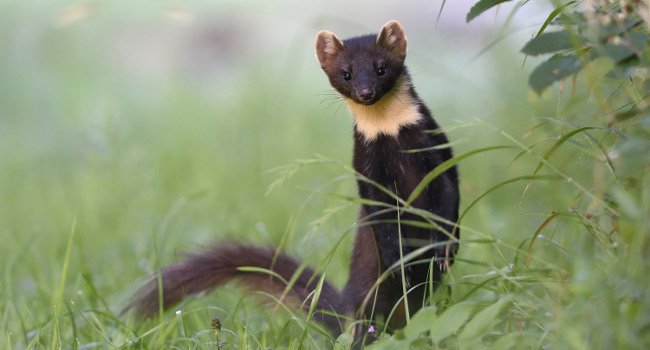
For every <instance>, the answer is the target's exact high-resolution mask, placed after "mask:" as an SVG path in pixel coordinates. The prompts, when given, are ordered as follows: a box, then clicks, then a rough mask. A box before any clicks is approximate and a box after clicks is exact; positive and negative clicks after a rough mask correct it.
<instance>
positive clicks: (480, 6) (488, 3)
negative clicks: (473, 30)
mask: <svg viewBox="0 0 650 350" xmlns="http://www.w3.org/2000/svg"><path fill="white" fill-rule="evenodd" d="M508 1H510V0H480V1H479V2H477V3H476V4H474V6H472V8H471V9H469V12H467V17H466V18H465V22H467V23H469V22H470V21H471V20H473V19H474V18H476V17H478V16H479V15H480V14H481V13H483V12H485V11H487V10H489V9H491V8H492V7H494V6H496V5H499V4H501V3H503V2H508Z"/></svg>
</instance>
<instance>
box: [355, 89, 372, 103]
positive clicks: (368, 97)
mask: <svg viewBox="0 0 650 350" xmlns="http://www.w3.org/2000/svg"><path fill="white" fill-rule="evenodd" d="M357 98H358V99H359V100H361V101H363V102H372V100H373V99H374V98H375V91H374V90H372V89H370V88H367V87H365V88H361V89H359V90H357Z"/></svg>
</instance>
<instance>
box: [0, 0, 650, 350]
mask: <svg viewBox="0 0 650 350" xmlns="http://www.w3.org/2000/svg"><path fill="white" fill-rule="evenodd" d="M434 5H435V4H434ZM1 6H3V7H4V10H5V11H0V52H3V53H4V54H3V55H0V76H2V77H3V78H2V81H0V150H2V151H0V198H2V200H3V203H4V205H3V206H0V235H2V238H3V244H1V245H0V266H1V267H2V272H3V277H2V283H0V325H1V327H0V328H1V329H2V332H3V333H2V336H1V337H0V348H3V349H5V348H6V349H13V348H17V349H20V348H30V349H31V348H34V349H41V348H49V349H55V348H71V349H82V348H83V349H90V348H142V349H159V348H200V349H203V348H215V347H217V346H218V344H221V345H223V346H225V347H226V348H230V347H234V346H237V347H239V348H242V349H249V348H288V349H297V348H303V347H306V348H328V347H331V346H332V344H333V343H334V342H335V340H332V339H329V338H328V337H327V336H324V335H322V333H321V332H319V330H318V329H317V328H316V327H315V326H314V325H313V324H312V323H311V322H310V320H309V318H308V317H307V316H306V315H304V314H302V313H300V312H296V311H295V310H291V309H289V308H285V307H283V306H282V305H280V306H278V307H275V308H274V307H262V306H261V301H267V302H270V303H271V304H273V299H272V298H271V296H268V295H264V294H261V293H258V294H255V295H250V294H243V293H241V290H240V289H238V288H237V287H236V286H234V285H229V286H227V287H225V288H223V289H221V290H218V291H216V292H215V293H211V294H209V295H206V296H204V297H203V298H199V299H195V300H188V301H185V302H184V303H183V304H181V305H179V306H178V307H177V308H175V309H174V310H173V311H170V312H167V313H164V314H162V315H160V316H159V317H157V318H155V319H154V320H151V321H148V322H145V323H139V322H136V320H134V319H133V318H132V317H130V316H128V315H120V310H121V308H122V307H123V306H124V305H125V304H126V302H127V300H128V298H129V296H130V295H131V294H132V293H133V292H134V291H135V289H136V288H137V287H138V286H139V285H140V283H141V282H142V280H143V278H144V277H145V276H147V275H149V274H150V273H152V271H154V270H155V269H156V268H157V267H158V266H160V265H163V264H167V263H170V262H173V261H176V260H177V259H179V257H178V255H179V254H180V253H181V252H183V251H188V250H192V249H196V248H197V247H199V246H201V245H204V244H208V243H210V242H212V241H215V240H224V239H231V240H239V241H246V242H255V243H259V244H272V245H279V246H281V247H283V249H285V250H287V251H288V252H289V253H291V254H292V255H294V256H298V257H300V258H302V259H303V260H304V261H305V262H306V263H307V264H309V265H311V266H318V267H322V268H323V269H325V272H326V273H325V274H326V277H327V278H328V279H331V280H332V281H334V283H335V284H336V285H338V286H342V285H343V283H344V282H345V280H346V277H347V276H346V274H345V273H343V272H341V271H346V268H347V264H348V262H349V256H348V255H349V251H350V248H351V243H352V242H351V237H352V235H353V233H354V222H355V220H356V212H357V209H358V205H359V202H360V200H359V199H358V198H356V197H355V194H356V192H355V182H354V181H355V179H354V175H353V174H352V173H351V172H350V170H349V169H348V168H346V165H347V164H349V163H350V156H351V147H352V140H351V122H350V118H349V117H348V116H347V114H346V111H345V110H344V108H343V107H342V106H340V102H337V101H333V100H331V95H329V93H328V92H326V91H328V90H327V82H326V79H325V77H324V76H323V74H322V73H321V72H320V71H319V68H318V67H317V64H316V62H315V59H314V58H313V52H312V51H311V50H312V47H311V45H312V35H313V34H314V33H316V31H317V29H320V28H317V27H320V26H321V25H320V24H319V25H312V24H311V23H312V22H309V23H310V24H308V25H307V24H304V23H302V24H301V25H302V27H301V28H302V29H301V30H300V31H298V33H299V34H297V35H295V36H288V35H285V36H284V37H280V38H275V40H276V41H273V43H274V44H277V45H278V46H277V47H281V48H282V49H280V50H274V47H272V46H271V45H268V44H266V46H265V44H264V42H266V41H264V40H257V41H256V40H254V39H250V38H249V37H246V33H248V35H250V36H255V35H259V33H263V32H264V30H263V29H264V28H267V27H268V23H267V22H263V21H262V24H260V25H259V28H261V29H258V30H259V31H255V30H252V31H250V32H246V31H245V29H243V28H238V30H241V31H242V32H244V33H245V34H242V35H241V36H237V37H236V38H237V40H235V42H234V43H233V42H231V41H229V40H228V39H227V38H229V36H228V35H230V36H232V35H236V34H232V33H231V32H229V31H228V29H229V28H230V26H231V25H234V24H233V23H231V22H227V19H228V18H229V16H237V15H239V16H241V14H242V13H246V11H252V12H254V5H249V4H246V5H240V6H241V7H237V6H234V5H228V4H221V5H210V4H207V3H201V4H200V5H196V6H197V7H196V8H190V9H189V11H188V13H189V14H192V13H200V12H201V11H199V10H198V9H208V10H209V11H212V12H211V13H212V14H211V15H208V16H206V17H200V16H199V17H198V18H197V19H195V20H196V22H195V24H194V25H189V26H187V25H185V24H183V23H184V22H183V17H182V16H183V15H186V14H187V13H185V12H184V11H183V8H182V7H181V8H176V7H171V10H170V9H169V8H163V9H161V8H159V7H156V6H153V5H152V6H145V5H142V6H140V7H137V8H129V7H127V6H125V5H119V4H117V5H113V6H104V7H101V6H98V5H96V7H92V6H91V7H89V9H85V7H83V6H85V5H83V4H81V5H79V6H82V7H71V8H67V10H65V9H66V7H65V6H64V5H62V3H58V2H53V3H51V4H48V5H42V6H36V5H29V4H22V3H18V2H8V3H5V4H3V5H1ZM66 6H67V5H66ZM281 6H285V7H282V9H284V10H286V9H291V10H295V8H293V7H290V6H289V5H287V4H282V5H281ZM436 6H439V5H436ZM449 6H451V5H450V4H446V6H445V7H446V8H447V7H449ZM262 8H263V11H271V10H269V9H268V8H264V7H262ZM258 10H259V8H258ZM66 11H68V12H66ZM75 11H77V12H75ZM260 11H262V10H260ZM297 11H307V10H304V9H302V10H300V9H299V10H297ZM75 13H81V17H82V19H83V20H82V21H79V22H72V23H67V22H65V21H64V22H61V21H63V20H65V19H66V18H74V16H72V15H74V14H75ZM265 13H266V14H268V13H271V12H265ZM66 14H67V16H68V17H66ZM446 15H447V14H443V15H442V16H443V17H444V16H446ZM84 16H86V17H84ZM179 16H180V17H179ZM211 16H216V17H217V18H219V19H220V20H221V21H222V22H223V21H226V22H225V24H224V25H223V26H219V25H215V23H214V21H213V18H214V17H211ZM277 16H278V18H280V17H279V16H280V15H277ZM262 17H264V16H260V18H262ZM62 18H63V19H62ZM57 21H58V22H57ZM179 21H180V22H179ZM434 21H435V18H434V17H433V15H432V17H431V23H434ZM222 22H219V23H222ZM379 22H381V21H379ZM57 23H58V24H57ZM62 23H63V24H62ZM65 23H67V24H65ZM292 23H293V22H292ZM380 24H381V23H380ZM264 25H267V26H266V27H265V26H264ZM312 27H313V28H312ZM355 29H356V30H357V31H358V30H361V29H360V28H355ZM407 30H409V28H408V27H407ZM435 33H436V32H434V34H435ZM427 35H431V33H429V32H424V33H419V32H417V30H415V31H414V33H413V34H412V35H411V36H410V38H413V39H412V41H411V42H412V46H411V48H410V52H411V56H409V66H410V68H411V71H412V72H414V80H415V84H416V86H417V88H418V91H419V92H420V94H421V95H422V96H423V97H424V98H425V100H426V101H427V102H428V104H429V106H430V107H432V109H433V110H434V112H435V115H436V116H437V119H438V121H439V122H440V123H441V124H442V125H443V126H444V128H445V130H446V132H447V133H448V135H449V136H450V139H451V140H452V142H453V145H454V149H455V154H456V155H457V157H456V158H455V159H454V160H453V162H454V163H455V162H458V164H459V166H460V173H461V179H462V184H461V187H462V188H461V190H462V197H463V203H462V206H461V211H462V220H461V222H460V225H461V227H462V240H461V247H460V251H459V255H458V256H457V261H456V263H455V264H454V266H453V268H452V269H451V271H450V272H449V274H448V276H447V278H446V279H445V282H444V284H443V285H442V286H441V287H440V288H438V289H437V290H436V292H435V295H434V297H433V298H432V300H431V301H430V305H429V306H428V307H427V308H425V309H423V310H422V311H421V312H419V313H417V314H415V315H410V318H411V322H410V323H409V326H408V327H407V328H405V329H404V330H402V331H400V332H397V334H395V335H394V336H393V337H390V338H389V337H388V336H386V335H381V336H380V337H381V338H382V341H380V342H377V344H376V345H375V347H376V348H387V349H389V348H398V347H405V346H411V347H415V348H436V347H438V348H469V347H473V348H477V347H492V348H494V349H505V348H549V347H550V348H575V349H584V348H602V349H624V348H645V347H647V345H648V344H650V338H649V337H648V334H650V332H648V329H649V327H650V317H649V316H648V315H650V313H648V310H649V305H650V299H649V296H648V292H647V291H648V290H650V279H648V278H647V276H646V274H647V273H646V272H647V268H648V266H649V263H648V256H649V255H648V248H649V247H650V245H649V244H648V239H647V232H648V217H649V215H648V214H649V213H650V193H648V189H649V188H650V186H648V185H650V184H649V183H648V181H649V180H650V179H649V178H648V175H647V169H648V159H647V152H645V150H646V149H647V146H648V142H647V137H646V136H647V135H648V125H647V122H645V121H644V120H643V119H642V118H631V119H625V120H620V121H618V120H614V121H612V117H611V115H612V113H611V111H616V110H617V109H618V108H621V106H623V105H624V104H625V101H626V99H627V98H628V97H629V96H630V95H633V94H634V93H637V92H639V90H638V89H639V88H638V86H635V85H633V84H628V85H625V86H624V87H623V88H622V89H619V90H608V89H607V88H606V87H603V86H605V85H607V84H609V85H611V83H612V81H611V80H610V79H611V78H610V77H608V76H604V75H603V74H602V72H603V71H604V70H605V68H606V66H607V62H596V63H595V65H594V66H593V69H592V70H590V71H587V72H584V73H581V75H579V76H578V78H577V80H576V82H575V91H574V92H571V91H570V88H569V87H570V86H571V89H573V86H572V85H573V84H574V83H573V82H570V81H567V82H565V83H564V84H565V86H564V89H563V90H562V89H560V86H559V84H556V85H554V86H553V87H552V88H551V89H549V90H548V91H546V92H545V93H544V94H542V95H540V96H537V95H535V94H534V93H532V92H530V90H529V89H528V87H527V85H526V84H527V83H526V77H527V73H528V72H529V70H530V67H529V66H528V63H527V64H526V65H525V66H524V68H523V70H521V71H520V70H519V68H517V69H514V68H513V67H515V66H516V67H520V66H521V62H522V61H523V57H522V55H520V54H518V53H517V50H518V48H517V46H519V47H520V46H521V43H520V42H512V41H515V40H516V39H515V38H511V39H508V40H504V41H503V42H500V43H499V44H498V45H496V46H494V47H492V48H491V49H490V50H487V51H486V52H485V53H483V54H482V56H481V57H479V58H478V59H474V60H473V61H472V63H471V64H470V65H469V66H463V63H457V62H456V61H458V60H459V58H461V60H462V57H472V55H473V54H474V53H475V52H477V51H479V50H480V48H477V47H476V46H469V47H465V46H463V45H459V47H458V50H457V51H456V52H453V53H449V52H444V51H443V50H436V48H430V47H429V46H428V44H425V40H423V39H422V38H423V37H426V36H427ZM441 36H442V35H441ZM224 38H226V39H224ZM189 39H193V40H195V41H196V42H203V41H201V40H207V42H210V40H215V41H216V43H215V44H214V45H216V47H218V48H219V50H218V51H217V52H216V53H215V52H212V51H210V50H208V49H205V46H208V47H209V45H207V44H202V45H196V46H193V44H192V43H193V42H194V41H193V40H189ZM509 40H512V41H509ZM98 43H100V44H98ZM257 44H259V45H260V46H259V50H260V52H255V51H248V50H247V48H248V47H258V46H255V45H257ZM229 45H230V46H229ZM438 45H441V44H438ZM278 52H280V54H278ZM287 52H288V53H289V54H287ZM260 57H263V58H260ZM527 60H528V61H529V62H530V61H533V59H532V58H528V59H527ZM603 67H605V68H603ZM488 68H489V69H488ZM609 85H607V86H609ZM614 85H616V84H614ZM600 94H605V96H606V99H605V100H603V99H601V98H597V97H598V96H599V95H600ZM594 96H596V97H594ZM637 100H639V99H638V98H637ZM641 100H642V99H641ZM330 103H331V105H329V104H330ZM328 105H329V107H328ZM470 155H471V156H470ZM433 175H435V174H433ZM433 175H432V176H433ZM404 200H405V201H408V199H404ZM405 258H408V257H405ZM398 268H399V267H398ZM176 310H178V311H177V312H176V313H175V311H176ZM215 317H216V318H218V319H219V320H220V321H221V325H222V326H221V329H220V331H219V332H216V330H215V329H213V328H212V326H211V322H212V320H213V318H215ZM427 331H430V332H429V333H427ZM347 341H349V337H348V336H347V335H344V336H342V337H341V338H340V339H339V340H338V342H336V346H337V347H340V348H345V344H346V342H347Z"/></svg>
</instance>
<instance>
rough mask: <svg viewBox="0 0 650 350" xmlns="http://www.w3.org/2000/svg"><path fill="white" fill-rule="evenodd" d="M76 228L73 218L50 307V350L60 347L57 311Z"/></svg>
mask: <svg viewBox="0 0 650 350" xmlns="http://www.w3.org/2000/svg"><path fill="white" fill-rule="evenodd" d="M76 227H77V217H76V216H75V217H74V218H73V219H72V227H71V228H70V234H69V235H68V244H67V246H66V249H65V255H64V257H63V267H62V268H61V277H60V279H59V288H58V289H57V291H56V294H55V296H54V300H52V305H53V307H54V325H55V327H54V332H53V333H52V343H51V344H52V349H55V348H57V347H61V346H62V345H63V344H61V335H60V332H59V321H58V318H59V317H58V311H57V310H59V309H60V308H61V306H62V305H63V293H64V291H65V283H66V279H67V277H68V268H69V267H70V257H71V256H72V245H73V243H74V234H75V231H76Z"/></svg>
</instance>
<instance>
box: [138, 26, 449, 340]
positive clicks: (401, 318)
mask: <svg viewBox="0 0 650 350" xmlns="http://www.w3.org/2000/svg"><path fill="white" fill-rule="evenodd" d="M406 46H407V39H406V34H405V32H404V29H403V28H402V26H401V25H400V24H399V23H398V22H397V21H390V22H388V23H386V24H385V25H384V26H383V27H382V28H381V30H380V31H379V34H378V35H365V36H359V37H354V38H351V39H347V40H341V39H339V38H338V37H337V36H336V35H335V34H334V33H332V32H329V31H320V32H319V33H318V34H317V36H316V56H317V58H318V61H319V62H320V65H321V67H322V69H323V71H325V74H327V77H328V78H329V81H330V84H331V85H332V87H334V89H336V91H338V93H340V94H341V96H342V98H343V100H344V101H345V104H346V105H347V107H348V109H349V110H350V112H351V113H352V115H353V117H354V121H355V127H354V156H353V164H354V169H355V170H356V171H357V172H358V173H359V174H360V175H362V176H360V177H359V180H358V190H359V195H360V197H361V198H364V199H367V200H368V201H366V203H369V204H363V205H362V206H361V210H360V214H359V218H360V223H361V224H360V225H359V228H358V231H357V234H356V238H355V241H354V248H353V251H352V259H351V263H350V270H349V277H348V282H347V283H346V285H345V287H344V288H343V290H342V291H339V290H338V289H337V288H336V287H334V286H333V285H332V284H331V283H330V282H328V281H327V280H325V281H324V283H323V285H322V289H321V292H320V296H319V298H318V300H317V303H316V308H315V309H316V312H315V314H314V315H313V317H314V319H315V320H317V321H319V322H320V323H321V324H322V325H324V326H325V327H326V328H327V329H328V330H329V331H330V332H331V333H332V335H333V336H337V335H339V334H340V333H341V332H342V331H344V330H345V323H346V322H345V319H349V318H352V319H355V320H357V321H358V322H356V323H355V326H354V327H353V328H352V329H353V333H354V337H355V344H356V346H361V345H362V344H363V343H367V342H368V341H370V340H371V338H372V337H366V335H367V334H368V329H369V328H368V327H370V326H372V327H371V330H372V329H373V328H374V327H375V324H376V323H382V322H384V321H386V318H388V316H389V314H390V313H391V311H392V310H393V308H394V307H395V306H396V305H397V307H395V311H394V312H393V315H392V317H391V319H390V322H389V329H395V328H399V327H402V326H404V325H405V322H406V318H405V310H406V307H405V305H404V302H403V301H400V298H402V297H403V295H404V290H408V298H407V300H408V305H407V306H408V310H409V312H411V313H413V312H415V311H417V310H418V309H419V308H420V307H421V306H422V302H423V300H425V298H426V296H427V294H428V293H427V292H428V291H429V290H431V288H430V287H431V286H435V285H436V284H437V283H438V282H439V281H440V278H441V277H442V271H443V270H444V267H448V266H449V265H450V264H451V262H452V261H453V260H452V258H453V255H454V254H455V252H456V250H457V243H456V242H457V240H456V239H455V238H454V237H452V236H451V235H450V234H453V235H454V236H456V237H458V236H459V231H458V229H457V228H456V227H455V225H454V223H455V222H456V221H457V219H458V206H459V191H458V174H457V170H456V168H455V167H452V168H450V169H448V170H446V171H445V172H443V173H442V174H441V175H439V176H438V177H436V178H435V179H434V180H433V181H431V182H430V183H429V184H428V185H427V186H426V187H425V189H424V190H423V191H422V192H421V193H420V194H419V196H417V197H416V198H415V199H414V200H412V201H411V202H410V203H409V204H410V205H411V206H412V208H415V209H419V210H422V211H426V212H429V213H431V214H434V215H430V216H431V217H435V218H437V220H434V222H435V224H437V226H436V225H435V224H433V225H431V224H432V222H431V220H429V225H423V224H422V222H423V221H424V220H423V219H422V217H421V215H416V214H417V213H416V210H408V211H404V210H402V209H403V207H404V205H405V202H401V204H398V202H397V200H396V198H395V196H394V195H397V196H398V197H400V198H408V197H409V196H410V195H411V193H412V192H413V190H414V189H415V188H416V186H417V185H418V184H419V183H420V182H421V180H422V179H423V178H424V177H425V175H427V174H428V173H429V172H431V171H432V170H433V169H434V168H436V167H437V166H438V165H440V164H441V163H442V162H444V161H446V160H448V159H450V158H451V157H452V152H451V149H450V148H449V147H446V146H444V145H445V144H447V143H448V141H447V138H446V136H445V135H444V134H443V133H442V132H441V131H440V130H439V127H438V125H437V124H436V122H435V121H434V120H433V118H432V117H431V113H430V112H429V110H428V109H427V107H426V106H425V105H424V103H423V102H422V101H421V100H420V98H419V97H418V95H417V94H416V92H415V90H414V88H413V85H412V83H411V78H410V76H409V74H408V72H407V69H406V67H405V66H404V60H405V58H406ZM435 146H442V147H435ZM387 190H388V191H390V192H392V194H393V195H391V193H387ZM398 216H399V217H398ZM418 222H419V224H418ZM398 223H399V226H398ZM399 237H402V240H401V242H400V239H399ZM444 242H448V243H447V244H446V245H445V244H444ZM432 244H434V246H433V247H432V248H431V249H421V251H423V252H422V253H421V254H420V255H419V256H418V257H417V258H415V259H414V260H411V261H410V262H409V263H406V264H404V263H402V264H399V263H398V262H400V257H401V256H404V255H406V254H408V253H409V252H413V251H414V250H415V249H418V248H421V247H426V246H428V245H432ZM396 265H397V266H399V267H398V268H396V269H394V271H392V272H390V273H389V274H388V275H389V276H390V277H388V278H385V279H383V281H382V282H381V283H377V281H378V278H379V276H380V275H382V274H383V273H385V272H386V270H387V269H388V268H389V267H391V266H393V267H394V266H396ZM239 267H258V268H263V269H268V270H271V271H273V272H274V273H275V274H276V277H274V276H272V275H270V274H268V273H264V272H258V271H255V272H251V270H250V269H249V270H248V271H243V270H241V269H238V268H239ZM299 267H300V263H299V262H298V261H296V260H295V259H293V258H291V257H289V256H287V255H285V254H283V253H281V252H278V251H276V250H275V249H274V248H272V247H257V246H253V245H241V244H234V243H219V244H215V245H214V246H212V247H211V248H208V249H206V250H204V251H202V252H200V253H191V254H188V255H187V257H186V258H185V259H184V260H183V261H181V262H179V263H176V264H173V265H170V266H167V267H165V268H163V269H162V271H161V274H160V276H161V277H162V286H163V292H162V301H163V308H168V307H170V306H172V305H174V304H176V303H177V302H179V301H180V300H181V299H182V298H183V297H185V296H187V295H191V294H196V293H199V292H203V291H209V290H212V289H215V288H217V287H219V286H221V285H223V284H225V283H227V282H229V281H231V280H236V281H239V282H241V283H242V284H243V286H245V287H247V289H249V290H253V291H260V290H261V291H265V292H268V293H271V294H274V295H277V296H282V297H283V299H282V300H283V301H284V302H288V303H289V304H290V305H302V307H303V309H304V310H305V311H308V310H309V307H310V304H311V300H310V299H311V298H312V297H313V295H315V294H314V293H313V292H314V290H315V288H316V286H317V284H318V281H319V280H320V278H321V276H320V275H319V274H318V273H316V272H315V271H314V270H312V269H310V268H305V269H302V271H300V272H299V276H298V277H297V279H296V280H295V283H294V284H293V285H292V288H291V289H290V290H289V291H285V289H286V287H287V285H286V281H290V280H291V279H292V277H293V275H294V274H295V273H296V272H297V271H298V269H299ZM402 271H403V273H402ZM277 276H279V277H281V278H278V277H277ZM376 283H377V284H378V287H377V285H376ZM306 301H307V302H306ZM158 308H159V291H158V281H157V277H153V278H152V279H151V280H150V282H149V283H147V284H146V285H145V286H144V287H142V289H141V290H140V291H139V292H138V294H137V295H136V297H135V298H134V300H133V301H132V302H131V303H130V304H129V305H128V306H127V309H135V311H136V313H137V314H138V315H140V316H142V317H149V316H152V315H154V314H155V313H156V312H157V310H158Z"/></svg>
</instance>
